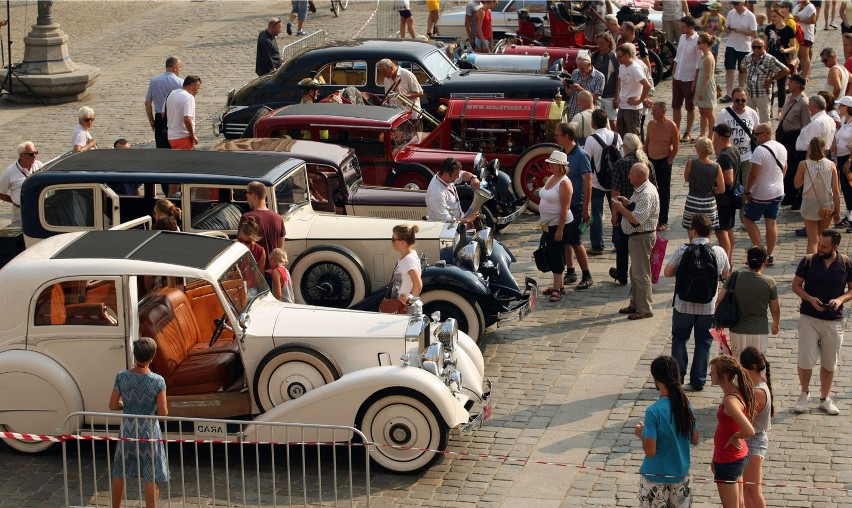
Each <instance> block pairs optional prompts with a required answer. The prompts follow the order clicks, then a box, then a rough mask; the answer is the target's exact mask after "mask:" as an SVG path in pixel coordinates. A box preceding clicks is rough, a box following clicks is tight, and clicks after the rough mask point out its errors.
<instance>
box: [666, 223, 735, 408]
mask: <svg viewBox="0 0 852 508" xmlns="http://www.w3.org/2000/svg"><path fill="white" fill-rule="evenodd" d="M710 231H712V228H711V223H710V219H709V218H708V217H707V216H706V215H704V214H696V215H694V216H693V217H692V222H691V224H690V227H689V240H690V242H689V243H688V244H683V245H681V246H679V247H678V248H677V249H676V250H675V251H674V253H672V255H671V257H670V258H669V262H668V264H666V267H665V269H664V272H663V273H664V275H665V276H666V277H674V278H675V295H674V310H673V311H672V356H673V357H674V358H675V359H676V360H677V363H678V365H679V366H680V377H681V379H682V380H684V379H685V378H686V372H687V371H686V368H687V366H688V365H689V357H688V354H687V351H686V343H687V342H688V341H689V336H690V334H692V333H694V334H695V352H694V353H693V355H692V368H691V369H690V370H689V385H690V386H691V387H692V389H693V390H695V391H701V390H703V389H704V384H705V383H706V381H707V366H708V365H709V363H710V347H711V346H712V345H713V337H712V336H711V335H710V329H711V328H713V312H714V310H715V309H716V294H717V292H718V287H719V277H723V278H724V277H727V275H728V255H727V254H725V250H724V249H722V248H721V247H719V246H718V245H713V246H711V245H710Z"/></svg>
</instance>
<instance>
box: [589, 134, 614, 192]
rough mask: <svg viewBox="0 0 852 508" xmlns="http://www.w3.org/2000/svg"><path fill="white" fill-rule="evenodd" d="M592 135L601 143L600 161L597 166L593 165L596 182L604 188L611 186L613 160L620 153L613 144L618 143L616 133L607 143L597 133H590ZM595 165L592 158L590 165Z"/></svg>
mask: <svg viewBox="0 0 852 508" xmlns="http://www.w3.org/2000/svg"><path fill="white" fill-rule="evenodd" d="M592 137H593V138H595V141H597V142H598V144H599V145H601V163H600V166H601V167H599V168H595V167H593V169H594V171H595V176H597V177H598V183H600V184H601V187H603V188H604V189H611V188H612V167H613V166H614V165H615V162H616V161H617V160H618V159H620V158H621V154H620V153H618V147H616V146H615V145H616V144H617V143H618V134H614V135H613V137H612V144H610V145H607V144H606V143H604V141H603V140H602V139H601V137H600V136H598V135H597V134H592ZM594 165H595V161H594V159H593V160H592V166H594Z"/></svg>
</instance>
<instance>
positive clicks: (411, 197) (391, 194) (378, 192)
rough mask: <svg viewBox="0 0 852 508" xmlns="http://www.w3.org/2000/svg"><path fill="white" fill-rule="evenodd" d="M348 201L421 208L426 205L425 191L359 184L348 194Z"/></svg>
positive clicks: (360, 203)
mask: <svg viewBox="0 0 852 508" xmlns="http://www.w3.org/2000/svg"><path fill="white" fill-rule="evenodd" d="M349 203H351V204H353V205H385V206H387V205H392V206H408V207H417V208H423V207H424V206H426V191H423V190H413V189H412V190H404V189H394V188H389V187H372V186H369V185H359V186H358V188H357V189H355V192H353V193H352V194H350V195H349Z"/></svg>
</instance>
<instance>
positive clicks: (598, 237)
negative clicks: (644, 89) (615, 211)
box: [583, 109, 622, 255]
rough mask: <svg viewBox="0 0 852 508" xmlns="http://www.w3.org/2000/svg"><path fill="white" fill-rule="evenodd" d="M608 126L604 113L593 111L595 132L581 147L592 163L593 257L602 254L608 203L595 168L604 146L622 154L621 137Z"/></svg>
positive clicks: (591, 226) (590, 234)
mask: <svg viewBox="0 0 852 508" xmlns="http://www.w3.org/2000/svg"><path fill="white" fill-rule="evenodd" d="M608 125H609V120H608V118H607V114H606V111H604V110H602V109H596V110H594V111H593V112H592V127H593V128H594V129H595V130H594V131H593V132H592V133H591V134H590V135H589V137H587V138H586V143H585V145H584V147H583V148H584V149H585V150H586V153H587V154H589V158H590V159H591V161H592V221H591V222H592V223H591V225H590V226H589V230H590V231H589V239H590V240H591V242H592V250H590V251H589V252H591V253H592V254H594V255H597V254H598V253H601V254H602V253H603V251H604V241H603V211H604V200H606V202H607V203H609V197H610V190H609V189H605V188H604V187H603V186H602V185H601V184H600V182H599V181H598V177H597V174H596V172H597V168H600V166H601V154H602V153H603V148H604V146H609V145H611V144H613V143H615V147H616V148H617V149H618V151H619V153H621V152H622V149H621V136H619V135H618V134H616V133H614V132H613V131H611V130H610V129H609V127H608ZM596 137H597V138H598V139H600V142H598V140H597V139H595V138H596ZM601 143H602V144H601ZM613 162H615V161H613Z"/></svg>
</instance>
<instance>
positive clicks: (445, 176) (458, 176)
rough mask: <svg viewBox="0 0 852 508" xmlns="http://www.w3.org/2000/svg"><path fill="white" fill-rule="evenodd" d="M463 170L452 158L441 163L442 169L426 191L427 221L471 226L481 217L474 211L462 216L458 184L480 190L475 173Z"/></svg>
mask: <svg viewBox="0 0 852 508" xmlns="http://www.w3.org/2000/svg"><path fill="white" fill-rule="evenodd" d="M461 168H462V165H461V163H460V162H459V161H457V160H456V159H454V158H452V157H448V158H446V159H444V161H443V162H441V167H440V168H438V172H437V173H435V176H433V177H432V181H431V182H429V188H428V189H426V220H434V221H438V222H453V221H459V222H463V223H465V224H469V223H471V222H473V220H474V219H476V217H477V216H478V215H479V212H478V211H474V212H473V213H470V214H468V215H465V216H464V217H463V216H462V210H461V204H460V203H459V195H458V192H456V183H462V182H467V183H469V184H470V186H471V187H473V188H474V189H478V188H479V183H480V182H479V179H478V178H477V177H476V176H474V175H473V173H470V172H467V171H462V170H461Z"/></svg>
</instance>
